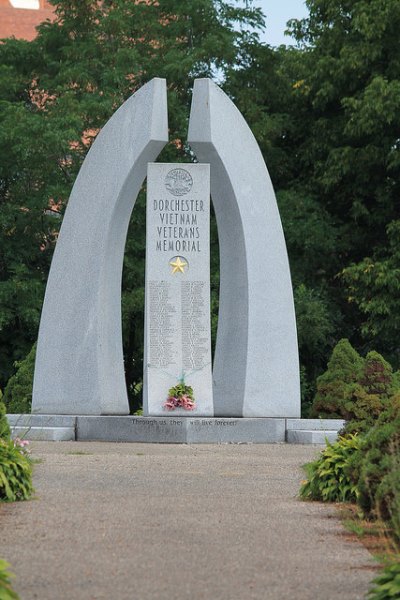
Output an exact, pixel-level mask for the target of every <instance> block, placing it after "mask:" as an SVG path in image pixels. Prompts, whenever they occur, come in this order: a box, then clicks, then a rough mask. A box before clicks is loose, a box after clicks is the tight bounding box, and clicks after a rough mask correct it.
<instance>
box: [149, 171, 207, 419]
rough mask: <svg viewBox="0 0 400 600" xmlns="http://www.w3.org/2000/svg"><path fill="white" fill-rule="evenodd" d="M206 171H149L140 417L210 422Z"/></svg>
mask: <svg viewBox="0 0 400 600" xmlns="http://www.w3.org/2000/svg"><path fill="white" fill-rule="evenodd" d="M209 232H210V166H209V165H207V164H157V163H150V164H149V166H148V171H147V211H146V285H145V341H144V360H143V364H144V377H143V414H144V415H151V416H164V415H166V414H167V415H172V413H173V415H174V416H175V417H176V416H182V415H187V414H189V413H190V414H191V415H193V416H214V407H213V395H212V375H211V327H210V234H209Z"/></svg>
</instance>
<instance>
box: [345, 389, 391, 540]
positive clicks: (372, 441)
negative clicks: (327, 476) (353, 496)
mask: <svg viewBox="0 0 400 600" xmlns="http://www.w3.org/2000/svg"><path fill="white" fill-rule="evenodd" d="M352 470H353V476H352V477H353V481H355V482H356V484H357V490H358V504H359V505H360V507H361V508H362V509H363V511H364V513H365V515H366V516H368V517H373V518H374V517H379V518H381V519H383V520H384V521H387V522H389V523H390V525H391V528H392V531H393V534H394V536H395V537H396V538H397V539H398V540H399V541H400V393H398V394H396V395H395V396H394V397H393V398H392V400H391V406H390V407H389V408H388V409H387V410H386V411H384V412H383V413H382V414H381V415H380V417H379V418H378V420H377V422H376V424H375V425H374V427H372V428H371V429H370V431H369V432H368V433H367V434H366V435H365V437H364V443H363V448H362V452H360V454H359V455H358V456H355V457H354V459H353V464H352Z"/></svg>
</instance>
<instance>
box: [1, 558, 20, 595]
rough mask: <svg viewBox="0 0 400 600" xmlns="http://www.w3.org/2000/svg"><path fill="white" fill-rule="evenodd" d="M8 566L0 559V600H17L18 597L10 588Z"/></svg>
mask: <svg viewBox="0 0 400 600" xmlns="http://www.w3.org/2000/svg"><path fill="white" fill-rule="evenodd" d="M9 566H10V565H9V564H8V563H7V562H6V561H5V560H2V559H1V558H0V600H18V598H19V596H18V594H17V593H16V592H14V590H13V589H12V587H11V577H13V575H11V574H10V573H9V571H8V567H9Z"/></svg>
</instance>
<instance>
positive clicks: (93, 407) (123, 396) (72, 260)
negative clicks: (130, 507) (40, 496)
mask: <svg viewBox="0 0 400 600" xmlns="http://www.w3.org/2000/svg"><path fill="white" fill-rule="evenodd" d="M167 140H168V125H167V98H166V85H165V80H163V79H153V80H152V81H150V82H149V83H148V84H147V85H145V86H143V87H142V88H141V89H140V90H139V91H138V92H136V94H134V95H133V96H131V98H129V99H128V100H127V101H126V102H125V103H124V104H123V105H122V106H121V107H120V108H119V109H118V110H117V112H116V113H115V114H114V115H113V116H112V117H111V119H110V120H109V121H108V122H107V124H106V125H105V126H104V127H103V129H102V130H101V132H100V133H99V135H98V136H97V139H96V141H95V142H94V144H93V146H92V148H91V149H90V151H89V153H88V155H87V157H86V158H85V161H84V163H83V165H82V167H81V169H80V171H79V174H78V177H77V179H76V182H75V185H74V187H73V190H72V193H71V197H70V200H69V203H68V207H67V210H66V213H65V216H64V220H63V224H62V227H61V231H60V236H59V239H58V242H57V245H56V249H55V253H54V257H53V262H52V265H51V270H50V274H49V279H48V283H47V288H46V296H45V301H44V305H43V311H42V317H41V322H40V330H39V340H38V349H37V358H36V367H35V378H34V386H33V402H32V412H35V413H46V414H77V415H105V414H127V413H128V412H129V408H128V399H127V393H126V386H125V377H124V364H123V354H122V333H121V277H122V264H123V257H124V250H125V241H126V234H127V229H128V225H129V219H130V215H131V212H132V209H133V206H134V203H135V200H136V197H137V194H138V192H139V189H140V187H141V185H142V183H143V181H144V178H145V176H146V169H147V163H148V162H151V161H154V160H155V159H156V157H157V155H158V154H159V152H160V151H161V149H162V148H163V146H164V145H165V143H166V142H167Z"/></svg>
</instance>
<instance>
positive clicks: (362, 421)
mask: <svg viewBox="0 0 400 600" xmlns="http://www.w3.org/2000/svg"><path fill="white" fill-rule="evenodd" d="M397 380H398V378H397V374H396V377H394V376H393V372H392V367H391V366H390V365H389V363H388V362H386V361H385V359H384V358H383V357H382V356H381V355H380V354H378V353H377V352H369V353H368V354H367V357H366V358H365V359H363V358H361V356H360V355H359V354H358V353H357V352H356V351H355V350H354V348H352V346H351V345H350V343H349V341H348V340H340V342H339V343H338V344H337V346H336V347H335V348H334V350H333V352H332V357H331V359H330V361H329V363H328V368H327V370H326V371H325V373H323V375H321V376H320V377H319V378H318V379H317V393H316V395H315V399H314V403H313V406H312V409H311V412H310V415H311V416H314V417H316V416H320V417H327V418H329V417H336V418H341V419H345V420H346V421H347V424H346V429H345V432H346V433H355V432H361V431H367V430H368V429H369V428H370V427H372V426H373V425H374V423H375V421H376V419H377V418H378V416H379V415H380V414H381V412H382V411H384V410H385V409H386V408H387V407H388V406H389V404H390V396H391V394H393V391H394V389H395V388H396V386H397Z"/></svg>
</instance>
